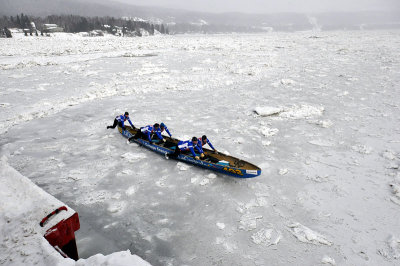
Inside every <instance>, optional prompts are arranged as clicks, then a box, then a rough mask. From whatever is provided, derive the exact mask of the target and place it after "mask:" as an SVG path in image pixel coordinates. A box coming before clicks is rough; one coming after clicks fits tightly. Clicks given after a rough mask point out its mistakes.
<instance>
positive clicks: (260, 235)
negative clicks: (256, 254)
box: [251, 226, 282, 246]
mask: <svg viewBox="0 0 400 266" xmlns="http://www.w3.org/2000/svg"><path fill="white" fill-rule="evenodd" d="M251 239H252V241H253V243H255V244H257V245H260V244H261V245H265V246H271V245H277V244H278V243H279V241H280V240H281V239H282V233H281V232H280V231H278V230H276V229H275V228H273V227H272V226H271V227H266V228H262V229H261V230H259V231H257V232H256V233H254V234H253V235H252V236H251Z"/></svg>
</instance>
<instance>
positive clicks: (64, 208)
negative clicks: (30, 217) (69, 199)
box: [40, 206, 68, 227]
mask: <svg viewBox="0 0 400 266" xmlns="http://www.w3.org/2000/svg"><path fill="white" fill-rule="evenodd" d="M60 211H68V209H67V207H65V206H62V207H60V208H58V209H55V210H54V211H53V212H52V213H50V214H49V215H47V216H46V217H44V218H43V219H42V221H41V222H40V226H41V227H43V226H44V225H45V224H46V223H47V222H48V221H49V219H50V217H51V216H53V215H55V214H58V213H59V212H60Z"/></svg>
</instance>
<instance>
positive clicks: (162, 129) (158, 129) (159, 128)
mask: <svg viewBox="0 0 400 266" xmlns="http://www.w3.org/2000/svg"><path fill="white" fill-rule="evenodd" d="M157 125H158V124H157ZM164 130H165V131H166V132H167V133H168V135H169V136H170V137H172V135H171V133H170V132H169V130H168V128H167V126H166V125H165V124H164V123H161V124H160V126H159V127H158V128H157V129H156V130H155V131H154V133H155V134H153V135H155V136H157V138H158V139H159V140H161V141H162V142H165V141H166V140H165V139H164V137H163V136H162V134H161V133H162V132H163V131H164Z"/></svg>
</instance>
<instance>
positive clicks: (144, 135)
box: [129, 123, 163, 144]
mask: <svg viewBox="0 0 400 266" xmlns="http://www.w3.org/2000/svg"><path fill="white" fill-rule="evenodd" d="M154 134H155V135H157V137H158V138H159V139H163V136H162V135H161V131H160V125H159V124H157V123H155V124H154V125H153V126H151V125H148V126H145V127H141V128H140V129H139V130H138V131H137V133H136V134H135V135H134V136H133V137H130V138H129V142H130V141H131V140H132V139H139V138H141V139H144V140H148V141H149V143H150V144H153V141H152V137H153V135H154Z"/></svg>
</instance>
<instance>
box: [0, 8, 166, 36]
mask: <svg viewBox="0 0 400 266" xmlns="http://www.w3.org/2000/svg"><path fill="white" fill-rule="evenodd" d="M31 22H34V23H35V26H36V29H37V30H42V29H43V28H44V27H43V25H44V24H57V25H58V26H59V27H62V28H63V29H64V32H71V33H76V32H88V31H92V30H104V31H108V32H110V33H113V29H115V27H120V28H122V30H123V31H125V32H128V31H129V32H136V33H140V30H141V29H143V30H146V31H148V32H149V34H150V35H153V34H154V32H155V30H157V31H159V32H160V33H162V34H169V30H168V28H167V27H165V26H164V25H163V24H152V23H150V22H147V21H134V20H130V19H123V18H114V17H83V16H77V15H51V16H47V17H33V16H28V15H24V14H23V13H22V14H18V15H16V16H3V17H0V29H3V28H20V29H32V26H31ZM105 25H107V26H105ZM139 36H140V35H139Z"/></svg>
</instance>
